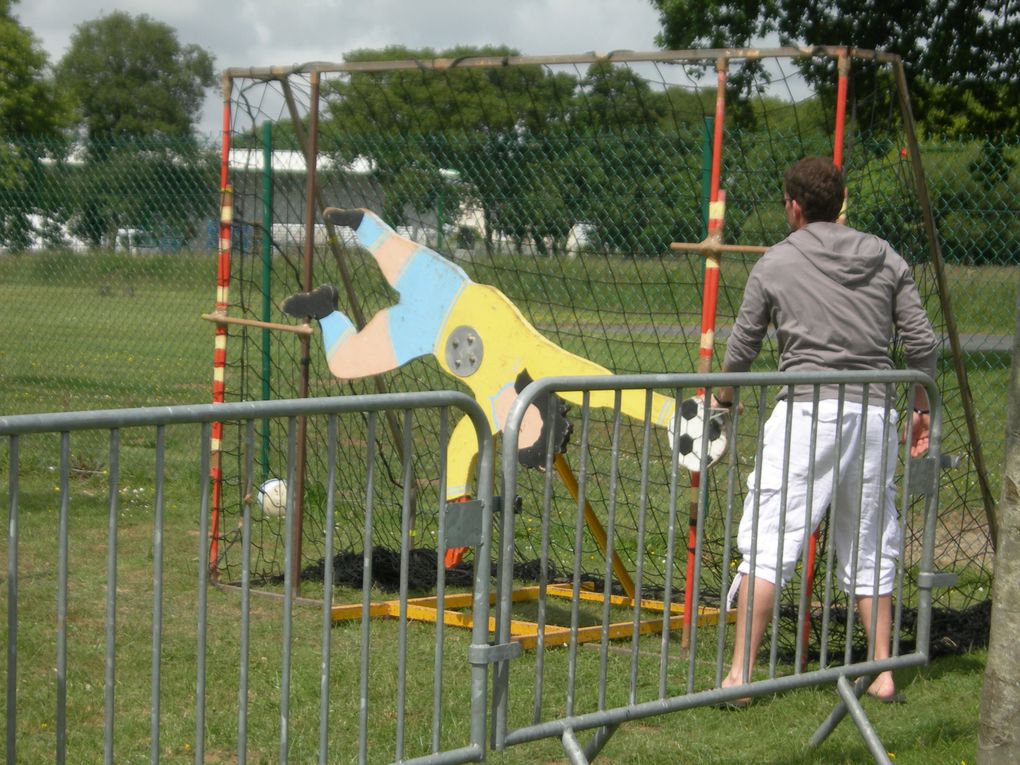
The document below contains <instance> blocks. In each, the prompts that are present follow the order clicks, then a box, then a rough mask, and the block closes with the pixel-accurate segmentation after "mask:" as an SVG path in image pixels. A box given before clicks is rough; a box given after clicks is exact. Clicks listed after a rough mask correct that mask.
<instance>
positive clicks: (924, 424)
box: [900, 409, 931, 457]
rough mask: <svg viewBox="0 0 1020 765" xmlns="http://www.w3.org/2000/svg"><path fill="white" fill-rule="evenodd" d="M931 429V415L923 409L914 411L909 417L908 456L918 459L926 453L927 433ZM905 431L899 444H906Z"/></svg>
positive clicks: (905, 430)
mask: <svg viewBox="0 0 1020 765" xmlns="http://www.w3.org/2000/svg"><path fill="white" fill-rule="evenodd" d="M930 428H931V414H929V413H928V411H927V410H924V409H914V411H913V412H912V413H911V415H910V426H909V431H910V456H911V457H920V456H921V455H922V454H924V453H925V452H926V451H928V431H929V429H930ZM907 430H908V428H904V431H903V437H902V438H901V439H900V443H906V441H907Z"/></svg>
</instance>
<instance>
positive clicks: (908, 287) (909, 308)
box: [893, 260, 939, 379]
mask: <svg viewBox="0 0 1020 765" xmlns="http://www.w3.org/2000/svg"><path fill="white" fill-rule="evenodd" d="M901 263H902V266H901V268H900V274H899V279H898V281H897V288H896V295H895V300H894V307H893V321H894V322H895V325H896V336H897V338H898V339H899V341H900V342H901V343H902V344H903V352H904V356H905V357H906V362H907V366H908V367H910V368H911V369H916V370H918V371H919V372H924V373H925V374H926V375H928V376H929V377H931V378H933V379H934V377H935V369H936V364H937V362H938V355H939V339H938V337H936V336H935V331H934V330H933V329H932V326H931V320H930V319H929V318H928V313H927V312H926V311H925V310H924V305H923V304H922V303H921V295H920V293H919V292H918V290H917V284H916V283H915V282H914V276H913V274H912V273H911V271H910V266H908V265H907V264H906V262H905V261H902V260H901Z"/></svg>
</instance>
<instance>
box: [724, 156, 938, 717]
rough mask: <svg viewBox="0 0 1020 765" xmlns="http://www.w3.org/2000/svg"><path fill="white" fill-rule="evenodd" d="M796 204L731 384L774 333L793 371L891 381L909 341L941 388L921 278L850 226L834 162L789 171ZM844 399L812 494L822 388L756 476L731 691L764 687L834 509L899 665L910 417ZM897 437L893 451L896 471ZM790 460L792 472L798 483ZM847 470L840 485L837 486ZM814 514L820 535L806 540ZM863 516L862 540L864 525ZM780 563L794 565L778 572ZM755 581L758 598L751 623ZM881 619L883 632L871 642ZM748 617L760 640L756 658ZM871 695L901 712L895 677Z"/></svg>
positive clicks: (781, 434) (839, 545)
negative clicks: (901, 488) (786, 607)
mask: <svg viewBox="0 0 1020 765" xmlns="http://www.w3.org/2000/svg"><path fill="white" fill-rule="evenodd" d="M784 191H785V194H784V205H785V208H786V220H787V223H788V224H789V226H790V229H791V232H792V233H791V234H790V235H789V236H788V237H787V238H786V239H784V240H783V241H782V242H780V243H779V244H777V245H775V246H774V247H771V248H770V249H769V250H768V252H766V253H765V255H764V256H763V257H762V258H761V260H760V261H759V262H758V263H756V264H755V266H754V268H753V269H752V271H751V274H750V276H749V278H748V281H747V286H746V288H745V292H744V298H743V302H742V304H741V307H740V311H739V312H738V315H737V319H736V322H735V324H734V327H733V332H732V334H731V336H730V339H729V341H728V343H727V348H726V356H725V360H724V363H723V371H726V372H745V371H747V370H748V369H750V367H751V363H752V362H753V361H754V359H755V357H756V356H757V355H758V352H759V350H760V349H761V343H762V340H763V338H764V337H765V333H766V331H767V329H768V326H769V323H770V322H771V323H772V324H773V325H774V326H775V329H776V337H777V341H778V344H779V358H780V360H779V369H780V371H796V372H805V371H824V370H833V371H836V370H839V371H845V370H885V369H891V368H892V366H893V364H892V360H891V359H890V357H889V344H890V341H891V339H892V336H893V331H894V330H895V332H896V335H897V337H898V338H899V340H900V341H901V343H902V345H903V348H904V351H905V354H906V360H907V364H908V365H909V366H910V368H912V369H916V370H919V371H921V372H924V373H926V374H928V375H930V376H934V373H935V363H936V357H937V353H938V341H937V339H936V337H935V333H934V332H933V331H932V327H931V323H930V322H929V320H928V316H927V314H926V313H925V311H924V307H923V306H922V304H921V300H920V296H919V295H918V292H917V287H916V285H915V284H914V280H913V277H912V275H911V271H910V267H909V266H908V265H907V263H906V262H905V261H904V260H903V258H902V257H900V256H899V255H898V254H897V253H896V252H895V251H894V250H893V249H892V247H891V246H890V245H889V243H888V242H885V241H884V240H882V239H879V238H877V237H875V236H872V235H870V234H865V233H862V232H859V231H856V230H854V229H852V228H850V227H848V226H844V225H842V224H840V223H837V222H836V220H837V218H838V216H839V212H840V208H841V206H842V203H843V199H844V193H845V192H844V186H843V179H842V175H841V173H840V170H839V169H838V168H837V167H835V165H833V164H832V162H831V161H829V160H828V159H823V158H821V157H808V158H806V159H802V160H801V161H799V162H797V163H796V164H794V165H793V166H791V167H790V168H789V169H788V170H787V171H786V174H785V177H784ZM732 396H733V392H732V390H725V389H724V390H721V391H719V393H718V394H717V398H718V401H719V403H721V404H722V405H724V406H725V405H727V404H732ZM844 396H845V400H844V401H843V403H842V405H840V402H839V401H838V397H839V389H838V387H837V386H831V387H828V386H826V387H823V388H822V389H821V391H820V401H819V411H818V417H817V420H818V422H817V436H816V442H815V449H814V452H815V453H814V471H815V472H814V483H813V485H812V486H810V487H809V486H808V485H807V474H808V468H809V465H810V461H811V454H810V448H811V447H810V445H811V428H812V421H813V419H814V418H813V416H812V415H813V409H814V404H813V397H814V390H813V388H812V387H811V386H808V387H806V388H805V389H803V390H802V389H800V388H797V389H796V390H795V391H794V393H793V396H792V399H793V400H792V401H791V400H787V397H786V395H785V393H783V394H781V395H780V396H779V398H780V400H779V401H778V402H777V404H776V407H775V409H774V411H773V412H772V414H771V416H770V418H769V421H768V423H767V424H766V426H765V431H764V432H765V435H764V439H765V443H764V446H763V449H762V455H763V456H762V464H759V465H756V466H755V475H752V476H751V477H750V478H749V479H748V488H749V489H750V491H749V493H748V495H747V498H746V500H745V503H744V513H743V516H742V518H741V521H740V529H739V532H738V536H737V544H738V547H739V548H740V552H741V555H742V557H743V560H742V561H741V563H740V566H739V568H738V572H739V573H738V576H737V579H736V581H735V582H734V586H735V587H736V588H737V595H738V598H737V602H738V605H737V625H736V641H735V644H734V652H733V663H732V665H731V667H730V671H729V673H728V674H727V676H726V677H725V678H724V679H723V682H722V686H723V687H724V688H728V687H733V686H737V685H742V684H743V683H745V682H748V681H749V680H750V677H751V670H752V669H753V667H754V661H755V656H756V654H757V653H758V649H759V647H760V645H761V641H762V638H763V635H764V632H765V629H766V627H767V625H768V623H769V622H770V620H771V616H772V610H773V604H774V602H775V598H776V597H777V595H778V591H779V589H780V588H781V587H782V585H783V584H784V583H785V582H786V581H787V580H788V579H789V578H790V576H791V575H792V574H793V570H794V568H795V566H796V563H797V561H798V560H799V559H800V554H801V550H802V547H803V544H804V539H805V536H806V535H807V533H809V532H810V531H811V530H812V529H814V528H815V527H816V526H817V524H818V523H819V522H820V521H821V519H822V517H823V515H824V513H825V511H826V507H827V506H828V505H829V504H830V502H831V503H833V504H834V507H835V512H834V525H835V528H834V529H833V538H834V541H835V544H836V551H837V553H838V558H839V565H838V567H837V570H836V577H837V580H838V581H839V583H840V585H841V586H842V587H843V588H844V589H845V591H847V592H849V593H852V594H853V595H854V596H855V598H856V601H857V607H858V611H859V614H860V618H861V622H862V623H863V625H864V627H865V630H866V632H867V633H868V640H869V644H870V646H871V648H872V650H873V651H874V658H875V659H879V660H880V659H885V658H888V657H889V651H890V632H891V623H892V589H893V577H894V575H895V559H896V556H897V554H898V550H899V547H900V540H899V524H898V523H897V520H896V507H895V503H894V499H893V497H894V493H893V491H892V490H891V482H892V476H893V470H894V467H895V460H896V452H897V449H896V445H895V438H896V427H895V420H896V412H895V411H893V410H892V409H891V406H890V405H889V403H888V401H887V392H886V391H885V390H884V389H883V386H880V385H874V386H870V387H869V395H868V401H867V403H866V404H865V402H864V401H863V398H864V391H863V386H858V387H854V386H846V388H845V389H844ZM912 399H913V400H912V402H911V406H912V409H913V413H912V415H911V416H912V422H911V427H910V428H909V432H910V434H911V445H910V448H911V454H912V455H913V456H918V455H920V454H922V453H924V451H925V450H926V449H927V448H928V429H929V414H928V399H927V395H926V394H925V392H924V390H923V389H920V388H918V389H917V390H915V391H913V393H912ZM788 408H792V409H793V412H792V420H791V421H792V428H793V430H792V432H791V434H790V442H789V444H788V445H787V444H786V427H787V422H788ZM865 415H866V416H865ZM887 419H888V422H887ZM883 434H886V437H887V438H888V442H887V443H886V449H885V451H886V460H887V462H886V464H885V466H884V468H883V464H882V453H883V440H884V437H883ZM837 444H838V445H839V446H840V447H841V453H840V454H837V451H836V447H837ZM787 449H789V456H790V464H789V469H788V472H785V471H784V467H783V461H784V452H785V451H786V450H787ZM837 460H838V465H839V471H838V476H839V482H838V484H837V485H833V477H834V467H835V465H836V464H837ZM861 460H863V462H864V469H863V473H862V470H861ZM883 478H884V479H885V485H882V481H883ZM784 479H785V480H786V482H787V485H786V487H785V489H786V491H785V494H786V501H785V505H786V506H785V514H784V509H783V507H782V504H783V494H784V492H783V491H782V489H783V482H784ZM862 483H863V485H862ZM808 502H810V505H811V526H810V528H805V525H806V524H805V513H806V510H807V505H808ZM858 505H859V509H860V526H859V532H858V527H857V526H856V524H855V521H856V520H857V518H856V515H857V513H856V510H857V507H858ZM755 510H756V511H757V513H755ZM755 515H757V528H754V519H755ZM780 529H782V534H780V533H779V532H780ZM780 536H781V537H782V539H781V540H780ZM879 537H880V538H879ZM752 542H753V546H752ZM780 550H781V555H782V561H780V560H778V557H779V555H780V552H779V551H780ZM752 557H753V560H754V571H753V572H752V571H751V570H750V561H751V560H752ZM876 567H877V569H878V571H877V576H878V582H879V590H878V597H877V599H876V598H875V597H874V593H875V590H874V585H875V580H876ZM752 576H753V578H754V588H753V598H752V602H751V603H750V606H751V607H750V611H748V600H749V597H750V587H749V585H750V580H751V577H752ZM876 610H877V622H876V624H877V626H876V628H875V630H874V634H871V633H872V622H873V619H872V616H873V614H875V612H876ZM748 613H750V618H751V631H750V640H749V641H748V642H747V643H746V644H745V625H746V619H747V617H748ZM745 667H746V671H747V675H746V676H745V674H744V672H745ZM868 693H869V694H870V695H871V696H873V697H874V698H877V699H879V700H881V701H886V702H888V701H894V700H899V699H900V698H901V697H900V696H899V695H898V694H897V692H896V686H895V682H894V679H893V676H892V673H891V672H883V673H881V674H879V675H878V676H877V677H876V678H875V679H874V681H873V682H872V684H871V686H870V687H869V689H868ZM746 703H747V700H744V702H743V704H746ZM743 704H741V705H743Z"/></svg>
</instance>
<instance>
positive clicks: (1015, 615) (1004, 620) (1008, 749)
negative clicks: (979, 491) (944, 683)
mask: <svg viewBox="0 0 1020 765" xmlns="http://www.w3.org/2000/svg"><path fill="white" fill-rule="evenodd" d="M1017 296H1018V298H1017V312H1016V328H1015V335H1014V338H1013V371H1012V375H1011V383H1010V390H1009V414H1008V416H1007V421H1006V465H1005V470H1004V471H1003V479H1002V499H1001V500H1000V502H999V508H998V527H999V539H998V546H997V548H996V550H995V579H994V582H993V584H992V630H991V635H990V638H989V642H988V662H987V664H986V666H985V682H984V687H983V688H982V689H981V719H980V722H979V724H978V763H979V765H1006V764H1007V763H1009V765H1012V763H1015V762H1020V729H1018V728H1017V720H1018V719H1020V651H1017V648H1016V635H1017V631H1018V630H1020V588H1018V587H1017V580H1018V579H1020V290H1018V292H1017Z"/></svg>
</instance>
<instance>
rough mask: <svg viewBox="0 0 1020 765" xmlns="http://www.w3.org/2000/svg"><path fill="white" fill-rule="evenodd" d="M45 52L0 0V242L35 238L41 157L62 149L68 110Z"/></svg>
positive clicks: (19, 243) (20, 244)
mask: <svg viewBox="0 0 1020 765" xmlns="http://www.w3.org/2000/svg"><path fill="white" fill-rule="evenodd" d="M46 65H47V61H46V54H45V52H44V51H43V50H42V48H41V47H40V46H39V44H38V42H37V41H36V39H35V37H34V36H33V35H32V33H31V32H30V31H29V30H27V29H25V28H24V27H23V26H21V25H20V24H19V23H18V21H17V19H15V18H14V17H13V16H12V15H11V8H10V4H9V3H7V2H3V3H0V190H2V191H3V196H4V205H3V207H2V208H0V245H4V246H7V247H10V248H11V249H14V250H20V249H24V248H26V247H27V246H28V245H29V244H30V242H31V234H32V225H31V223H30V218H29V216H30V215H33V214H39V213H41V212H42V210H40V209H39V208H38V199H37V195H38V191H39V186H40V183H39V181H40V178H41V177H42V173H43V165H42V163H41V158H42V157H43V156H44V155H46V154H50V153H54V152H56V153H59V152H60V146H59V145H55V144H54V142H55V141H57V140H58V139H59V138H60V131H61V128H63V127H64V126H65V125H66V122H67V118H68V111H67V108H66V105H65V104H64V102H63V101H62V100H61V98H60V96H59V95H58V93H57V90H56V88H55V87H54V85H53V83H52V82H51V81H50V80H49V79H48V78H47V76H46Z"/></svg>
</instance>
